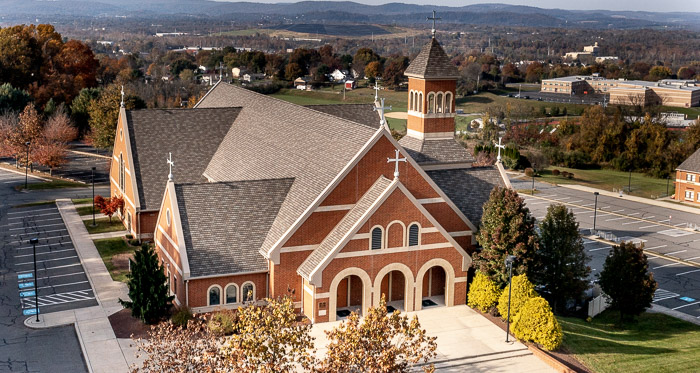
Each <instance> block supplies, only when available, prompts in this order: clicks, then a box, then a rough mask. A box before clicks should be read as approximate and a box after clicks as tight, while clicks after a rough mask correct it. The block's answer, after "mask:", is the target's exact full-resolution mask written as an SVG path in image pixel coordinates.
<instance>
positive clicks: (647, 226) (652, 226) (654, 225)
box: [639, 224, 658, 229]
mask: <svg viewBox="0 0 700 373" xmlns="http://www.w3.org/2000/svg"><path fill="white" fill-rule="evenodd" d="M654 227H658V225H656V224H653V225H646V226H644V227H639V229H647V228H654Z"/></svg>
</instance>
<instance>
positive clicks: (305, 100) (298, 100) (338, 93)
mask: <svg viewBox="0 0 700 373" xmlns="http://www.w3.org/2000/svg"><path fill="white" fill-rule="evenodd" d="M380 85H381V83H380ZM271 96H272V97H276V98H279V99H281V100H285V101H289V102H292V103H295V104H298V105H321V104H371V103H373V102H374V89H372V88H356V89H353V90H352V91H346V92H345V100H343V86H342V85H340V84H337V85H335V87H332V88H331V87H324V88H321V89H318V90H314V91H300V90H298V89H283V90H280V91H279V92H277V93H274V94H272V95H271ZM379 96H380V97H384V98H385V99H386V100H385V101H384V105H386V106H391V107H392V110H391V111H407V110H408V108H407V106H406V105H407V104H408V93H407V92H396V91H393V90H390V89H385V90H382V91H380V92H379Z"/></svg>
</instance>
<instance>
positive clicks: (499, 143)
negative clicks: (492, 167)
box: [495, 137, 506, 162]
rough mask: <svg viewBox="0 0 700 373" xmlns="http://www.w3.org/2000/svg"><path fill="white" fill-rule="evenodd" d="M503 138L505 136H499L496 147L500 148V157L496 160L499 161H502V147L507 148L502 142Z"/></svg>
mask: <svg viewBox="0 0 700 373" xmlns="http://www.w3.org/2000/svg"><path fill="white" fill-rule="evenodd" d="M501 139H503V137H499V138H498V144H495V145H496V147H497V148H498V157H497V158H496V161H497V162H500V161H501V149H503V151H505V150H506V146H505V145H502V144H501Z"/></svg>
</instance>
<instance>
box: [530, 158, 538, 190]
mask: <svg viewBox="0 0 700 373" xmlns="http://www.w3.org/2000/svg"><path fill="white" fill-rule="evenodd" d="M535 167H537V165H536V164H534V163H533V164H532V193H531V194H532V195H533V196H534V195H535V173H536V172H537V171H536V170H535Z"/></svg>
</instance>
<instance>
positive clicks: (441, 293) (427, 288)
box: [421, 266, 447, 308]
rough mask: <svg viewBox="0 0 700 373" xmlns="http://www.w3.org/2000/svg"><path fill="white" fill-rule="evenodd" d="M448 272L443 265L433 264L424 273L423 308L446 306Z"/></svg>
mask: <svg viewBox="0 0 700 373" xmlns="http://www.w3.org/2000/svg"><path fill="white" fill-rule="evenodd" d="M446 286H447V273H446V272H445V269H443V268H442V267H441V266H433V267H430V269H428V271H427V272H426V273H425V274H424V275H423V289H422V291H421V292H422V294H421V308H426V307H435V306H445V305H446V303H445V293H446V292H447V291H446Z"/></svg>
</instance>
